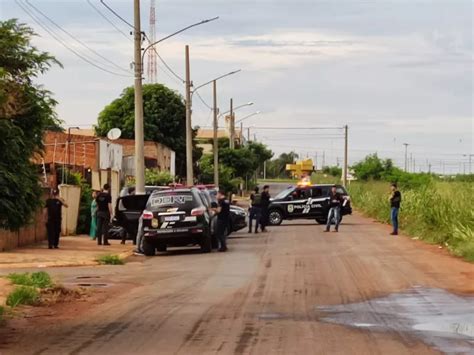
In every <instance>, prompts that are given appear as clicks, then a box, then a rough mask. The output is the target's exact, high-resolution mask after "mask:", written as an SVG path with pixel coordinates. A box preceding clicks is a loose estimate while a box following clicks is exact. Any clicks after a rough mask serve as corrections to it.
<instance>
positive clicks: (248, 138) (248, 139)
mask: <svg viewBox="0 0 474 355" xmlns="http://www.w3.org/2000/svg"><path fill="white" fill-rule="evenodd" d="M247 141H248V142H250V127H247Z"/></svg>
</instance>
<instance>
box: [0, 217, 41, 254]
mask: <svg viewBox="0 0 474 355" xmlns="http://www.w3.org/2000/svg"><path fill="white" fill-rule="evenodd" d="M47 238H48V235H47V232H46V224H45V223H44V221H43V215H42V212H41V211H40V212H38V213H37V214H36V216H35V219H34V222H33V223H31V224H30V225H29V226H26V227H23V228H21V229H20V230H19V231H15V232H11V231H8V230H5V229H0V252H2V251H7V250H10V249H15V248H18V247H21V246H25V245H29V244H33V243H38V242H41V241H43V240H46V239H47Z"/></svg>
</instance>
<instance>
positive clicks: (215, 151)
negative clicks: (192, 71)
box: [192, 69, 241, 186]
mask: <svg viewBox="0 0 474 355" xmlns="http://www.w3.org/2000/svg"><path fill="white" fill-rule="evenodd" d="M240 71H241V70H240V69H239V70H234V71H231V72H229V73H227V74H224V75H221V76H219V77H217V78H215V79H214V80H210V81H208V82H206V83H204V84H202V85H199V86H197V87H196V88H195V89H194V90H193V92H192V95H193V94H194V93H195V92H197V91H198V90H199V89H200V88H202V87H203V86H206V85H209V84H210V83H212V91H213V101H214V102H213V104H214V107H213V114H214V115H213V116H214V120H213V128H214V132H213V149H212V151H213V155H214V185H216V186H219V153H218V150H219V144H218V139H217V127H218V122H217V111H218V109H217V80H220V79H223V78H225V77H227V76H230V75H233V74H236V73H238V72H240Z"/></svg>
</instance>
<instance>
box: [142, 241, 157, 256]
mask: <svg viewBox="0 0 474 355" xmlns="http://www.w3.org/2000/svg"><path fill="white" fill-rule="evenodd" d="M143 254H145V255H146V256H154V255H155V246H154V245H152V244H150V243H149V242H147V241H146V240H144V241H143Z"/></svg>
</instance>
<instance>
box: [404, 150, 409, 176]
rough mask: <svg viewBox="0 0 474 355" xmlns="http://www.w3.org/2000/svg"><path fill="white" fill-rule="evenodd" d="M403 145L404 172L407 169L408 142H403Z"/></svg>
mask: <svg viewBox="0 0 474 355" xmlns="http://www.w3.org/2000/svg"><path fill="white" fill-rule="evenodd" d="M403 145H404V146H405V172H407V171H408V146H409V144H408V143H403Z"/></svg>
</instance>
